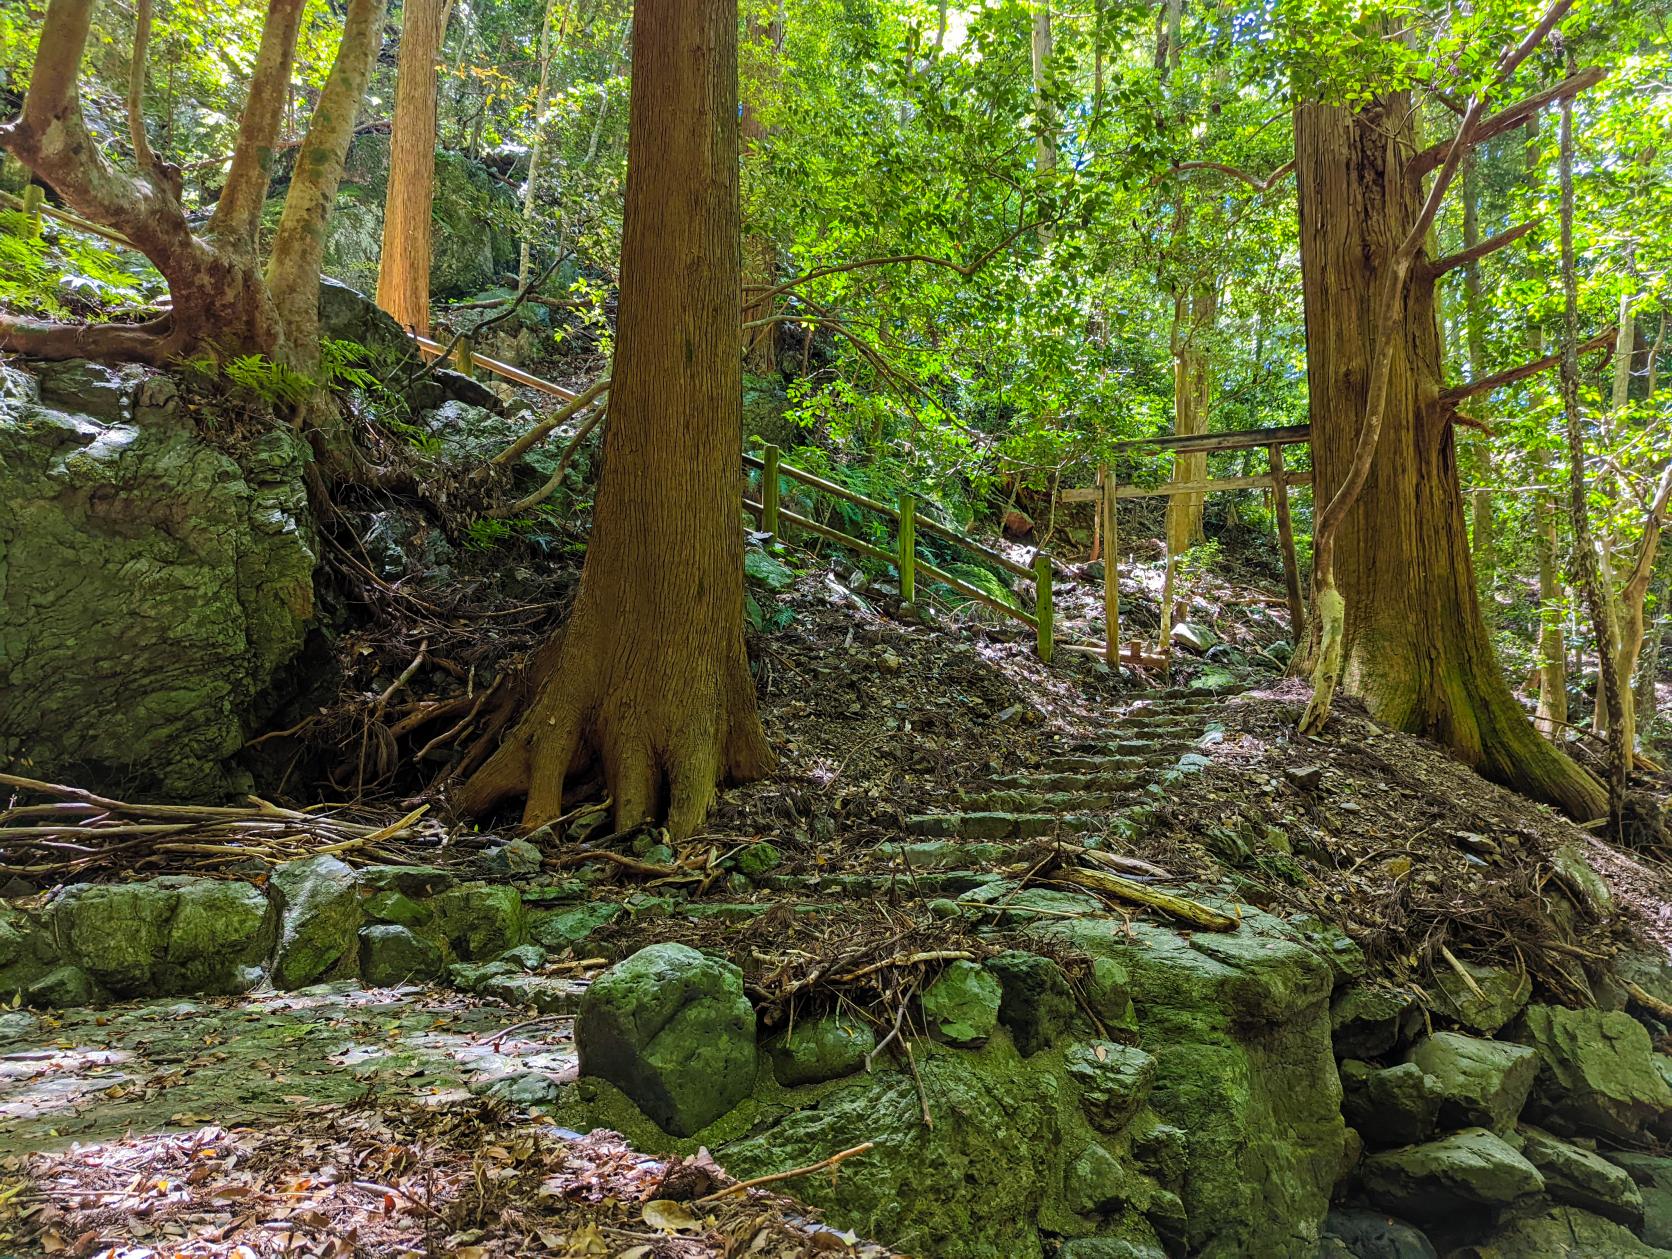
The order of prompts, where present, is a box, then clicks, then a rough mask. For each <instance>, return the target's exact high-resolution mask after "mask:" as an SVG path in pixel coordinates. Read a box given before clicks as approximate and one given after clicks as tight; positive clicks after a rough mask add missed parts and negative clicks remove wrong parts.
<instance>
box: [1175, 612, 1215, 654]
mask: <svg viewBox="0 0 1672 1259" xmlns="http://www.w3.org/2000/svg"><path fill="white" fill-rule="evenodd" d="M1172 640H1173V641H1174V642H1175V643H1177V644H1178V645H1179V646H1180V647H1183V648H1184V649H1185V650H1186V651H1193V652H1195V653H1196V654H1197V655H1198V656H1201V655H1206V654H1207V652H1208V651H1210V650H1211V649H1212V648H1214V647H1215V646H1217V645H1218V644H1219V635H1218V634H1215V633H1214V632H1213V631H1212V630H1211V629H1209V628H1208V627H1207V626H1205V625H1198V624H1196V623H1195V622H1194V621H1179V622H1177V623H1176V624H1175V625H1174V626H1173V630H1172Z"/></svg>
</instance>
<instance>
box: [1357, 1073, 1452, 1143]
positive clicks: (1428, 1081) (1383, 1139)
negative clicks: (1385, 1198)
mask: <svg viewBox="0 0 1672 1259" xmlns="http://www.w3.org/2000/svg"><path fill="white" fill-rule="evenodd" d="M1341 1086H1342V1088H1343V1089H1344V1090H1345V1092H1346V1096H1345V1097H1344V1098H1343V1100H1342V1103H1341V1110H1342V1113H1343V1114H1344V1115H1346V1117H1347V1122H1348V1123H1349V1124H1351V1125H1352V1126H1353V1127H1354V1129H1356V1130H1357V1131H1358V1133H1359V1135H1360V1136H1362V1137H1363V1138H1364V1140H1365V1142H1366V1144H1369V1145H1374V1146H1386V1145H1413V1144H1415V1143H1416V1142H1418V1141H1426V1140H1427V1139H1428V1138H1429V1137H1431V1136H1433V1135H1434V1125H1435V1122H1436V1121H1437V1120H1438V1118H1439V1115H1440V1103H1441V1100H1442V1091H1441V1086H1440V1082H1439V1081H1438V1080H1436V1079H1435V1078H1434V1077H1433V1076H1431V1075H1429V1074H1428V1073H1427V1072H1425V1071H1424V1070H1423V1069H1422V1068H1421V1067H1420V1066H1418V1065H1417V1064H1416V1063H1414V1062H1402V1063H1400V1064H1399V1065H1398V1066H1396V1067H1384V1068H1376V1067H1372V1066H1370V1065H1369V1064H1368V1063H1364V1062H1357V1061H1354V1060H1353V1059H1348V1060H1347V1061H1346V1062H1343V1063H1342V1064H1341Z"/></svg>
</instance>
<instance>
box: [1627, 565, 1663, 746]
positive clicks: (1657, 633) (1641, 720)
mask: <svg viewBox="0 0 1672 1259" xmlns="http://www.w3.org/2000/svg"><path fill="white" fill-rule="evenodd" d="M1655 606H1656V609H1657V611H1658V615H1657V616H1656V617H1655V628H1654V630H1653V631H1652V632H1651V633H1650V635H1649V642H1648V646H1647V647H1646V648H1645V649H1644V651H1643V654H1642V658H1641V659H1640V660H1638V662H1637V678H1636V680H1635V682H1634V683H1633V686H1632V691H1633V694H1632V704H1633V706H1634V708H1635V710H1636V711H1635V716H1636V718H1637V728H1638V730H1640V731H1641V730H1647V729H1648V728H1649V727H1650V726H1652V725H1653V724H1654V721H1655V716H1656V710H1657V699H1658V696H1657V695H1656V686H1657V684H1658V683H1659V682H1660V650H1661V643H1662V640H1663V639H1664V638H1665V635H1666V583H1665V582H1664V581H1663V582H1661V583H1660V587H1659V589H1658V590H1657V591H1656V592H1655Z"/></svg>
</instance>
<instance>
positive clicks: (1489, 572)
mask: <svg viewBox="0 0 1672 1259" xmlns="http://www.w3.org/2000/svg"><path fill="white" fill-rule="evenodd" d="M1479 202H1480V178H1479V171H1478V170H1477V169H1476V157H1475V153H1474V151H1473V150H1471V151H1470V152H1469V155H1468V156H1467V157H1465V158H1464V159H1463V247H1464V248H1465V249H1473V248H1474V247H1475V246H1476V245H1478V244H1480V204H1479ZM1463 329H1464V345H1465V346H1466V348H1467V349H1468V354H1469V379H1470V380H1478V379H1480V378H1481V377H1482V376H1484V375H1485V374H1486V345H1485V342H1486V327H1485V313H1484V311H1483V310H1482V308H1481V300H1480V263H1479V261H1478V260H1477V261H1475V262H1471V263H1469V264H1468V265H1467V266H1465V267H1464V268H1463ZM1470 444H1471V445H1472V446H1473V448H1474V449H1473V452H1472V453H1473V454H1474V464H1475V475H1476V476H1477V477H1478V478H1479V480H1480V484H1479V485H1477V486H1475V488H1474V489H1473V490H1472V491H1471V492H1470V494H1469V510H1470V514H1471V516H1472V517H1473V519H1472V520H1471V524H1472V526H1473V528H1472V529H1471V535H1472V540H1473V543H1474V560H1475V574H1476V576H1478V577H1479V578H1480V588H1481V590H1482V591H1484V592H1485V593H1486V595H1487V597H1488V598H1490V597H1491V595H1492V590H1493V587H1494V586H1495V585H1496V584H1497V577H1498V559H1497V555H1498V549H1497V544H1496V540H1495V538H1494V534H1493V528H1492V489H1491V485H1492V438H1491V437H1490V436H1489V435H1488V434H1486V433H1478V434H1476V435H1475V437H1474V438H1473V440H1472V441H1471V443H1470Z"/></svg>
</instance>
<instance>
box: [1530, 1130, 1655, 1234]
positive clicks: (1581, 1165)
mask: <svg viewBox="0 0 1672 1259" xmlns="http://www.w3.org/2000/svg"><path fill="white" fill-rule="evenodd" d="M1520 1135H1521V1154H1522V1157H1523V1158H1525V1159H1526V1160H1527V1161H1528V1162H1529V1163H1531V1164H1532V1165H1533V1166H1534V1167H1536V1168H1538V1170H1539V1175H1541V1176H1543V1177H1544V1189H1545V1192H1546V1193H1547V1194H1549V1196H1550V1197H1551V1198H1553V1199H1554V1200H1555V1201H1557V1202H1561V1203H1564V1204H1566V1205H1568V1206H1574V1207H1578V1208H1579V1209H1580V1210H1582V1211H1590V1212H1592V1213H1594V1214H1596V1215H1602V1216H1606V1217H1607V1218H1609V1219H1611V1220H1613V1221H1614V1222H1615V1223H1616V1224H1624V1225H1625V1226H1626V1227H1627V1228H1633V1229H1636V1228H1641V1227H1642V1225H1643V1195H1642V1194H1641V1193H1639V1192H1638V1189H1637V1185H1636V1184H1635V1183H1634V1182H1633V1181H1632V1178H1631V1173H1629V1172H1627V1171H1626V1170H1625V1169H1624V1168H1622V1167H1617V1166H1615V1165H1614V1164H1613V1163H1610V1162H1609V1161H1608V1160H1607V1159H1605V1158H1603V1157H1602V1156H1601V1155H1599V1154H1598V1153H1597V1152H1596V1151H1595V1150H1587V1149H1585V1148H1584V1147H1583V1146H1579V1145H1575V1144H1574V1143H1573V1142H1571V1141H1563V1140H1561V1139H1560V1138H1559V1137H1553V1136H1551V1135H1550V1134H1549V1133H1548V1132H1545V1131H1543V1130H1542V1129H1539V1128H1526V1129H1524V1130H1523V1131H1522V1132H1521V1134H1520Z"/></svg>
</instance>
